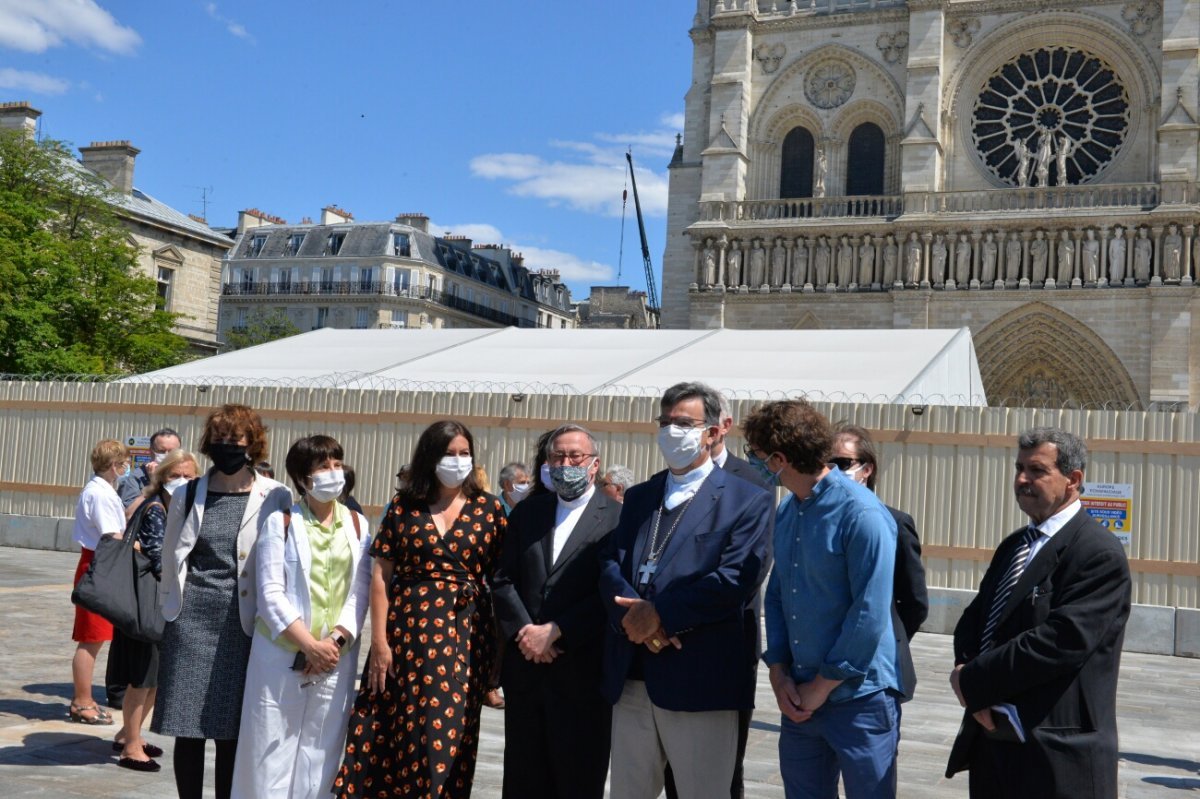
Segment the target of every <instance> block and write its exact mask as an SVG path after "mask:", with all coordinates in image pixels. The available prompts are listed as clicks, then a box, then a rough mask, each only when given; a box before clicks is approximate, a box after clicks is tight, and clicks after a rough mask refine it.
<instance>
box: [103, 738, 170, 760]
mask: <svg viewBox="0 0 1200 799" xmlns="http://www.w3.org/2000/svg"><path fill="white" fill-rule="evenodd" d="M113 751H114V752H124V751H125V744H123V743H121V742H120V741H113ZM142 751H143V752H145V753H146V757H162V756H163V750H162V747H158V746H155V745H154V744H152V743H144V744H142Z"/></svg>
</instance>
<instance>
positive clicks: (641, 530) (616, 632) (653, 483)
mask: <svg viewBox="0 0 1200 799" xmlns="http://www.w3.org/2000/svg"><path fill="white" fill-rule="evenodd" d="M659 411H660V415H659V417H658V419H657V421H658V425H659V434H658V444H659V449H660V450H661V452H662V454H663V458H664V459H665V460H666V463H667V467H668V468H667V469H666V470H665V471H662V472H659V473H658V474H656V475H654V476H653V477H651V478H650V479H649V480H647V481H646V482H644V483H640V484H638V485H635V486H633V487H632V488H630V489H629V490H628V491H627V492H626V494H625V504H624V506H623V510H622V512H621V521H620V523H619V524H618V525H617V529H616V530H614V531H613V534H612V537H611V538H610V539H609V545H608V551H607V554H606V556H605V559H604V562H603V565H602V569H601V577H600V593H601V598H602V599H603V600H604V602H605V605H606V608H607V611H608V621H609V625H608V630H607V632H606V635H605V648H604V680H603V691H604V695H605V697H606V698H607V699H608V700H609V702H610V703H612V704H613V705H614V707H613V722H612V768H611V778H610V789H611V793H612V795H613V796H620V797H622V799H654V797H657V796H658V795H659V794H660V793H661V792H662V789H663V770H664V768H665V767H666V765H667V764H668V763H670V765H671V767H672V769H673V771H674V775H675V782H676V785H677V787H678V789H679V794H680V795H681V796H686V797H688V798H689V799H726V797H728V796H729V786H730V783H731V781H732V779H733V772H734V763H735V760H736V753H737V720H738V711H739V710H744V709H750V708H753V706H754V687H755V686H754V672H753V670H752V669H751V664H752V662H753V659H754V636H755V630H754V629H753V628H754V624H753V621H752V614H751V613H748V612H747V609H748V608H749V607H750V604H751V602H752V600H753V599H754V596H755V594H756V593H757V592H758V587H759V585H760V584H761V582H762V580H763V577H764V576H765V569H764V568H763V566H764V562H765V559H766V555H767V546H768V538H769V536H768V532H767V531H768V524H769V519H770V517H771V513H772V510H773V506H774V502H773V500H774V497H773V496H772V495H771V493H770V492H768V491H766V490H764V489H763V488H762V487H761V486H757V485H754V484H753V483H750V482H748V481H746V480H743V479H742V478H740V477H737V476H736V475H734V474H732V473H730V472H727V471H725V470H724V469H719V468H716V466H715V464H714V463H713V461H712V448H713V445H714V443H715V442H716V441H717V440H718V439H719V437H720V435H721V424H720V417H721V403H720V396H719V395H718V394H717V392H716V391H715V390H714V389H712V388H711V387H709V386H706V385H704V384H702V383H679V384H676V385H674V386H672V387H671V388H669V389H667V391H666V392H665V393H664V394H663V397H662V399H661V401H660V402H659Z"/></svg>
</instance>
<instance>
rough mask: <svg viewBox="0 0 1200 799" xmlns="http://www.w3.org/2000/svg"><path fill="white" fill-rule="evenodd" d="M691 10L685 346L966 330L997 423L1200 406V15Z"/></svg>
mask: <svg viewBox="0 0 1200 799" xmlns="http://www.w3.org/2000/svg"><path fill="white" fill-rule="evenodd" d="M696 5H697V7H696V12H695V17H694V18H693V21H692V28H691V32H690V35H691V38H692V42H693V44H694V55H693V60H692V84H691V87H690V88H689V89H688V92H687V98H686V127H685V130H684V135H683V140H682V142H681V144H680V146H679V147H677V148H676V152H675V156H674V158H673V159H672V162H671V165H670V181H671V183H670V205H669V212H668V243H667V248H666V253H665V256H664V259H663V323H664V326H670V327H715V326H717V325H722V324H723V325H724V326H726V327H731V328H754V327H771V328H777V327H785V328H792V327H828V328H847V327H849V328H879V329H881V330H882V329H894V328H914V327H915V328H925V327H930V328H933V327H942V328H944V327H960V326H964V325H965V326H969V327H970V328H971V330H972V333H973V335H974V338H975V346H976V351H977V354H978V357H979V363H980V369H981V372H982V376H983V380H984V385H985V388H986V390H987V393H988V397H989V399H990V400H991V401H992V403H993V404H1000V403H1003V402H1008V403H1011V404H1022V403H1027V404H1031V405H1052V406H1053V405H1061V404H1076V403H1079V404H1084V405H1090V406H1102V405H1105V404H1108V405H1110V406H1120V407H1125V406H1127V405H1129V406H1140V407H1148V406H1151V405H1154V406H1156V407H1162V406H1172V405H1176V404H1186V405H1195V404H1197V403H1200V294H1198V293H1197V290H1196V288H1195V280H1196V277H1197V269H1198V268H1200V185H1198V184H1197V172H1198V169H1200V146H1198V145H1200V97H1198V92H1200V71H1198V67H1200V2H1197V0H1163V2H1161V3H1159V2H1155V1H1154V0H1146V1H1144V2H1102V1H1101V2H1096V0H1086V1H1081V0H1053V1H1052V0H909V2H904V1H903V0H799V1H798V2H797V1H795V0H698V1H697V4H696ZM850 368H852V365H851V366H850Z"/></svg>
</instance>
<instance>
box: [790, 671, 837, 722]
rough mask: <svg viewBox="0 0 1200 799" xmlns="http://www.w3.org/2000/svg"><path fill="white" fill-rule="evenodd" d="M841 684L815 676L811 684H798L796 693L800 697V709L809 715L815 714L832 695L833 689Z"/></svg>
mask: <svg viewBox="0 0 1200 799" xmlns="http://www.w3.org/2000/svg"><path fill="white" fill-rule="evenodd" d="M841 684H842V681H841V680H831V679H829V678H828V677H822V676H820V675H817V676H816V677H813V678H812V681H811V682H805V683H800V684H799V685H797V686H796V693H797V694H799V695H800V707H801V708H803V709H804V710H806V711H808V712H809V713H813V712H815V711H816V710H817V709H818V708H819V707H821V705H823V704H825V700H826V699H828V698H829V695H830V694H831V693H833V689H834V688H837V687H838V686H839V685H841Z"/></svg>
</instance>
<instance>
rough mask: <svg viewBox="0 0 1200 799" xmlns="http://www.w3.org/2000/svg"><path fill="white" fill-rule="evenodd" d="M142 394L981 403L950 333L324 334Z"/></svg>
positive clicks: (248, 352)
mask: <svg viewBox="0 0 1200 799" xmlns="http://www.w3.org/2000/svg"><path fill="white" fill-rule="evenodd" d="M130 380H131V381H136V382H153V383H179V382H183V383H216V384H234V385H271V384H279V385H313V386H330V387H338V386H340V387H346V388H366V387H385V386H394V387H395V388H396V389H397V390H456V391H475V392H491V391H497V392H511V391H514V390H528V391H539V392H551V393H566V394H598V395H636V396H656V395H658V394H660V393H661V392H662V390H663V389H664V388H666V387H668V386H670V385H673V384H674V383H677V382H680V381H683V380H700V381H703V382H705V383H708V384H710V385H712V386H714V387H716V388H718V389H720V390H722V391H724V392H726V393H728V394H729V395H730V396H734V397H756V396H761V397H767V396H795V395H800V394H804V395H807V396H808V397H810V398H812V399H824V400H832V401H853V402H888V403H896V402H898V403H917V404H935V405H986V398H985V396H984V391H983V384H982V382H981V381H980V378H979V365H978V363H977V362H976V360H975V348H974V346H973V344H972V341H971V334H970V331H969V330H968V329H967V328H960V329H958V330H649V331H647V330H547V329H520V328H512V327H509V328H500V329H468V330H334V329H329V328H327V329H323V330H316V331H313V332H311V333H305V334H303V335H299V336H293V337H291V338H287V339H281V340H279V341H274V342H270V343H268V344H262V345H259V346H257V347H250V348H247V349H244V350H238V351H236V352H231V353H227V354H225V355H217V356H214V357H211V358H205V359H202V360H198V361H192V362H190V363H186V364H182V365H180V366H175V367H171V368H169V369H163V370H160V371H157V372H150V373H148V374H145V375H139V376H137V377H134V378H130Z"/></svg>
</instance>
